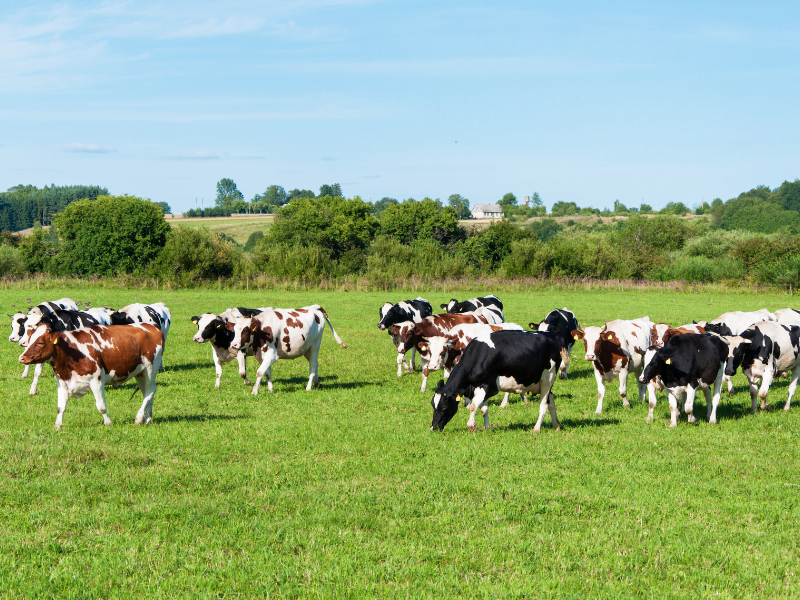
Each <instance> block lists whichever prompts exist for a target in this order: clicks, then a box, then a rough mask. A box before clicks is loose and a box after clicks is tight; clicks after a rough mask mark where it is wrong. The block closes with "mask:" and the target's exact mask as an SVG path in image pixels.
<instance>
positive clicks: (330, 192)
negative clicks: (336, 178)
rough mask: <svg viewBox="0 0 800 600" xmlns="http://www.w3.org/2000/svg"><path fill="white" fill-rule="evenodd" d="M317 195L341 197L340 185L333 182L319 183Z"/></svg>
mask: <svg viewBox="0 0 800 600" xmlns="http://www.w3.org/2000/svg"><path fill="white" fill-rule="evenodd" d="M319 195H320V196H331V197H332V198H341V197H342V186H341V185H339V184H338V183H334V184H333V185H328V184H324V185H321V186H320V188H319Z"/></svg>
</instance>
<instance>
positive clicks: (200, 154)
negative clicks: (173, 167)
mask: <svg viewBox="0 0 800 600" xmlns="http://www.w3.org/2000/svg"><path fill="white" fill-rule="evenodd" d="M164 158H169V159H172V160H219V159H220V158H221V157H220V155H219V154H214V153H212V152H204V151H203V150H197V151H196V152H187V153H186V154H172V155H169V156H165V157H164Z"/></svg>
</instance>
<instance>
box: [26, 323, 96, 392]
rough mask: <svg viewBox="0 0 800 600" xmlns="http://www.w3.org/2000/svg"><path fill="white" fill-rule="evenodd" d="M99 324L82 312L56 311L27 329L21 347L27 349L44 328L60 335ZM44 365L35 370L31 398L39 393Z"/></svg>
mask: <svg viewBox="0 0 800 600" xmlns="http://www.w3.org/2000/svg"><path fill="white" fill-rule="evenodd" d="M99 324H100V323H98V321H97V319H95V318H94V317H93V316H92V315H90V314H89V313H87V312H83V311H80V310H54V311H51V312H48V313H45V314H43V315H42V317H41V318H40V319H39V322H38V323H37V324H36V325H35V326H33V327H31V328H29V329H27V330H26V331H25V335H24V336H23V337H22V339H21V340H20V341H19V345H20V346H22V347H23V348H27V347H28V345H29V343H30V338H31V336H32V335H33V333H34V332H35V331H36V330H37V329H38V328H39V327H42V326H44V327H45V331H47V332H48V333H59V332H62V331H76V330H78V329H85V328H87V327H92V326H94V325H99ZM43 365H44V363H38V364H37V365H36V367H35V368H34V370H33V381H31V389H30V395H31V396H35V395H36V392H37V391H38V387H39V377H40V376H41V374H42V366H43Z"/></svg>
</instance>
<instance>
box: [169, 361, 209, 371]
mask: <svg viewBox="0 0 800 600" xmlns="http://www.w3.org/2000/svg"><path fill="white" fill-rule="evenodd" d="M207 367H211V368H213V367H214V363H213V362H208V361H205V362H200V361H195V362H190V363H180V364H165V365H164V372H165V373H169V372H170V371H191V370H194V369H205V368H207Z"/></svg>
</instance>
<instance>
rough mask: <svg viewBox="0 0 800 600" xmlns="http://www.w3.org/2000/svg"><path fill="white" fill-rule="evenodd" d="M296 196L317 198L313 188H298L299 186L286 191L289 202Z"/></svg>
mask: <svg viewBox="0 0 800 600" xmlns="http://www.w3.org/2000/svg"><path fill="white" fill-rule="evenodd" d="M295 198H315V196H314V192H312V191H311V190H298V189H297V188H295V189H293V190H291V191H289V192H287V193H286V201H287V202H289V201H291V200H294V199H295Z"/></svg>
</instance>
